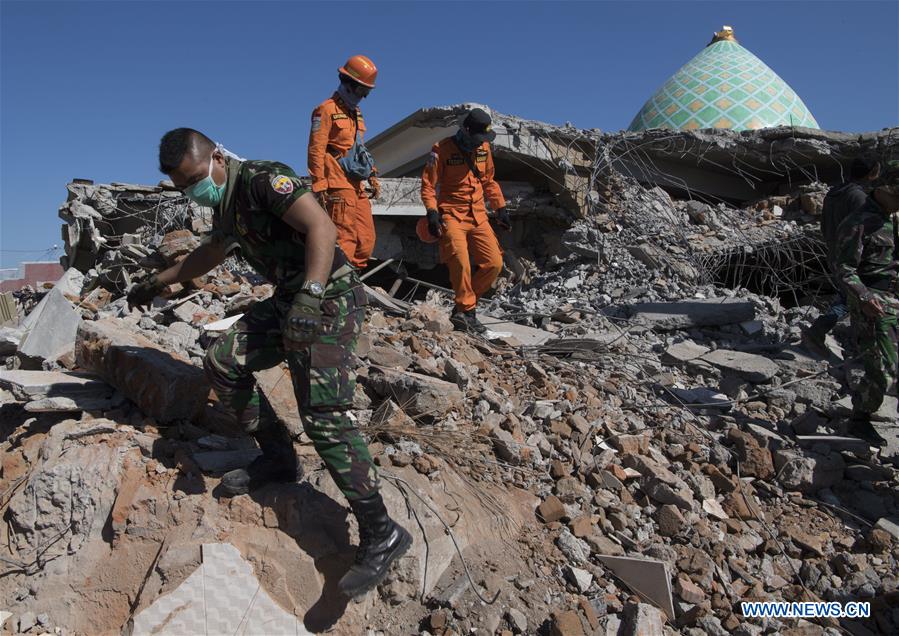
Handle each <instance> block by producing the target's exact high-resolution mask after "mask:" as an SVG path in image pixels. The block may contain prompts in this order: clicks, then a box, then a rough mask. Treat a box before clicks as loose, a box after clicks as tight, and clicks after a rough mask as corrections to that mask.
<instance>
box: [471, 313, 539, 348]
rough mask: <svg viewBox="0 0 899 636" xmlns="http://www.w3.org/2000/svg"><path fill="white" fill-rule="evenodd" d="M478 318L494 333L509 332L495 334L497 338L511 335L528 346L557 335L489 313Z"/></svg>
mask: <svg viewBox="0 0 899 636" xmlns="http://www.w3.org/2000/svg"><path fill="white" fill-rule="evenodd" d="M480 320H481V322H483V323H484V324H485V325H487V327H488V329H489V330H490V331H492V332H494V334H509V335H508V336H505V335H497V336H496V337H497V338H507V337H511V338H514V339H515V340H516V341H518V342H519V343H520V344H522V345H524V346H528V347H533V346H537V345H542V344H544V343H546V342H548V341H550V340H553V339H555V338H556V337H557V336H556V335H555V334H553V333H550V332H548V331H544V330H543V329H536V328H534V327H528V326H527V325H519V324H518V323H515V322H507V321H505V320H503V319H502V318H497V317H496V316H491V315H490V314H482V315H481V317H480Z"/></svg>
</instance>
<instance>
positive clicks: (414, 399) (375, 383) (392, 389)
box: [367, 369, 464, 418]
mask: <svg viewBox="0 0 899 636" xmlns="http://www.w3.org/2000/svg"><path fill="white" fill-rule="evenodd" d="M367 382H368V386H369V387H370V388H371V389H373V390H374V391H375V392H376V393H378V394H379V395H381V396H382V397H385V398H392V399H394V400H396V402H397V404H399V405H400V406H401V407H402V408H403V410H404V411H405V412H406V413H408V414H409V415H410V416H411V417H413V418H417V417H431V418H440V417H443V416H444V415H446V414H447V413H449V412H450V411H451V410H453V409H457V408H461V406H462V404H463V401H464V396H463V395H462V392H461V391H460V390H459V387H458V386H456V385H455V384H453V383H452V382H446V381H445V380H439V379H437V378H432V377H429V376H426V375H421V374H419V373H412V372H411V371H396V370H393V369H378V371H377V372H373V373H371V375H370V376H369V377H368V380H367Z"/></svg>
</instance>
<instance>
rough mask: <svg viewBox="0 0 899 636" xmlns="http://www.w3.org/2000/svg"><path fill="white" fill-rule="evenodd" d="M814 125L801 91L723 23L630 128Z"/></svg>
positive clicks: (750, 127) (688, 128)
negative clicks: (786, 80)
mask: <svg viewBox="0 0 899 636" xmlns="http://www.w3.org/2000/svg"><path fill="white" fill-rule="evenodd" d="M774 126H802V127H805V128H818V122H816V121H815V118H814V117H812V114H811V112H809V109H808V108H807V107H806V105H805V104H804V103H803V101H802V99H800V97H799V95H797V94H796V93H795V91H793V89H792V88H790V86H789V85H788V84H787V83H786V82H785V81H783V79H781V78H780V76H779V75H778V74H777V73H775V72H774V71H773V70H771V68H769V67H768V65H767V64H765V63H764V62H762V61H761V60H760V59H759V58H757V57H756V56H755V55H753V54H752V53H750V52H749V51H748V50H746V49H745V48H743V47H742V46H741V45H740V44H739V43H738V42H737V40H736V38H735V37H734V32H733V29H731V28H730V27H729V26H725V27H723V28H722V29H721V31H719V32H718V33H716V34H715V36H714V37H713V38H712V41H711V43H709V45H708V46H706V47H705V48H704V49H703V50H702V51H701V52H700V53H699V54H698V55H696V57H694V58H693V59H692V60H690V61H689V62H687V63H686V64H684V65H683V66H682V67H681V68H680V70H678V71H677V73H675V74H674V75H672V76H671V78H670V79H669V80H668V81H667V82H665V84H664V85H663V86H662V87H661V88H660V89H659V90H657V91H656V92H655V94H654V95H653V96H652V97H650V98H649V100H648V101H647V102H646V104H644V105H643V108H641V109H640V112H639V113H637V116H636V117H634V120H633V121H632V122H631V125H630V126H629V127H628V130H632V131H638V130H647V129H649V128H671V129H675V130H693V129H698V128H729V129H731V130H753V129H757V128H771V127H774Z"/></svg>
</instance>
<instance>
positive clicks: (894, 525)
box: [874, 517, 899, 541]
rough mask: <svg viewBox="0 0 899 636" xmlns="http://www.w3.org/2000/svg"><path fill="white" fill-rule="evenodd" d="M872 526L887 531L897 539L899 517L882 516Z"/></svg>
mask: <svg viewBox="0 0 899 636" xmlns="http://www.w3.org/2000/svg"><path fill="white" fill-rule="evenodd" d="M874 527H875V528H880V529H881V530H885V531H887V532H889V533H890V534H891V535H893V538H894V539H895V540H896V541H899V517H889V518H887V517H883V518H881V519H878V520H877V523H875V524H874Z"/></svg>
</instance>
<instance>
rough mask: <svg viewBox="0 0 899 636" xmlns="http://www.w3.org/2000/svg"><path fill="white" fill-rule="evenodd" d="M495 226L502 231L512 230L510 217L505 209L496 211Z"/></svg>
mask: <svg viewBox="0 0 899 636" xmlns="http://www.w3.org/2000/svg"><path fill="white" fill-rule="evenodd" d="M496 224H497V225H498V226H500V228H502V229H504V230H511V229H512V217H511V216H510V215H509V211H508V210H507V209H506V208H500V209H499V210H497V211H496Z"/></svg>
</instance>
